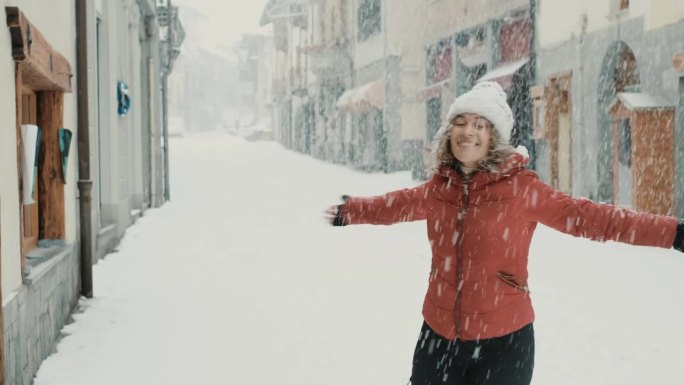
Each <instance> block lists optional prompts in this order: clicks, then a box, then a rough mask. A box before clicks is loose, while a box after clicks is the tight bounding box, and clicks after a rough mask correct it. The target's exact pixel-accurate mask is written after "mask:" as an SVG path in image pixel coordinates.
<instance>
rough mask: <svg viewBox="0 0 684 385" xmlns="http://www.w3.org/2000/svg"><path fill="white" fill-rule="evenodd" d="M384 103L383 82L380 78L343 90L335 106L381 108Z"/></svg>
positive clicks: (344, 107)
mask: <svg viewBox="0 0 684 385" xmlns="http://www.w3.org/2000/svg"><path fill="white" fill-rule="evenodd" d="M384 105H385V84H384V83H383V82H381V81H380V80H376V81H373V82H370V83H366V84H364V85H362V86H359V87H356V88H352V89H351V90H347V91H345V92H344V93H343V94H342V96H340V98H339V99H337V103H336V106H337V108H341V109H367V108H369V107H371V106H372V107H375V108H378V109H383V107H384Z"/></svg>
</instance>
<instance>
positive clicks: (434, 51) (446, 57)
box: [426, 39, 453, 85]
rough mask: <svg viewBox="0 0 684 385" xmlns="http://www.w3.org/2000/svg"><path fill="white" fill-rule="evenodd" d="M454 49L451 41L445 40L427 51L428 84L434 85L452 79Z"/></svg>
mask: <svg viewBox="0 0 684 385" xmlns="http://www.w3.org/2000/svg"><path fill="white" fill-rule="evenodd" d="M451 57H452V49H451V44H450V42H449V39H444V40H442V41H440V42H439V43H437V44H435V45H433V46H431V47H430V48H428V51H427V68H426V75H427V76H426V80H427V84H428V85H430V84H434V83H437V82H440V81H442V80H446V79H448V78H450V77H451V73H452V68H453V66H452V58H451Z"/></svg>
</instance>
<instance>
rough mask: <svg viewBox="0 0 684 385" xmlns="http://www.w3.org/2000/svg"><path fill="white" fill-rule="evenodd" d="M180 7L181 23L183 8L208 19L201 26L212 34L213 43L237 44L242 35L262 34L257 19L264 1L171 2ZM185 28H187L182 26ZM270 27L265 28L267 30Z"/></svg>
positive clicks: (183, 0) (192, 0)
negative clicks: (194, 11)
mask: <svg viewBox="0 0 684 385" xmlns="http://www.w3.org/2000/svg"><path fill="white" fill-rule="evenodd" d="M172 1H173V4H175V5H178V6H180V7H181V8H180V10H181V13H180V18H181V21H183V14H182V11H183V8H184V7H185V8H194V9H196V10H198V11H200V12H202V13H204V14H205V15H206V16H207V17H208V18H209V19H208V23H207V24H206V25H204V26H203V28H204V27H206V30H207V31H209V32H211V33H212V34H213V38H214V39H215V41H214V42H210V44H214V43H220V44H226V43H231V42H237V41H238V40H239V39H240V36H241V35H242V34H243V33H254V32H264V31H265V29H264V28H262V27H259V19H260V18H261V13H262V11H263V9H264V6H265V5H266V0H172ZM184 27H186V29H189V28H187V26H184ZM269 28H270V27H266V30H268V29H269Z"/></svg>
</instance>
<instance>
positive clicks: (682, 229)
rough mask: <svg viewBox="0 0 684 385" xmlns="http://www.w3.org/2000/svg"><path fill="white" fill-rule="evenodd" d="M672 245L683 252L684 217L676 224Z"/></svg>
mask: <svg viewBox="0 0 684 385" xmlns="http://www.w3.org/2000/svg"><path fill="white" fill-rule="evenodd" d="M672 247H674V248H675V250H679V251H681V252H682V253H684V218H682V219H680V220H679V224H678V225H677V233H676V234H675V239H674V242H673V243H672Z"/></svg>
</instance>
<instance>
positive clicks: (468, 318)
mask: <svg viewBox="0 0 684 385" xmlns="http://www.w3.org/2000/svg"><path fill="white" fill-rule="evenodd" d="M526 165H527V158H524V157H523V156H522V155H520V154H514V155H512V156H511V158H510V159H509V161H508V162H506V164H504V165H502V166H501V167H500V172H499V173H485V172H478V173H476V174H474V175H473V176H471V177H470V178H469V180H464V178H463V177H462V176H461V174H460V173H458V172H456V171H455V170H453V169H450V168H448V167H445V168H442V169H441V170H440V172H438V173H437V174H435V175H434V176H433V177H432V179H430V180H429V181H428V182H426V183H424V184H422V185H419V186H417V187H414V188H411V189H404V190H399V191H394V192H390V193H388V194H385V195H382V196H376V197H364V198H361V197H352V198H349V199H348V200H347V201H346V202H345V204H344V205H343V206H342V207H341V210H340V213H341V216H342V219H343V220H344V223H345V224H382V225H389V224H393V223H397V222H408V221H418V220H427V233H428V239H429V241H430V246H431V248H432V269H431V274H430V278H429V285H428V290H427V293H426V295H425V301H424V303H423V317H424V318H425V321H426V322H427V323H428V324H429V325H430V327H432V328H433V329H434V330H435V331H436V332H437V333H439V334H440V335H442V336H443V337H445V338H448V339H456V338H459V339H463V340H476V339H484V338H493V337H499V336H503V335H506V334H508V333H511V332H513V331H516V330H518V329H520V328H521V327H523V326H525V325H526V324H529V323H530V322H532V321H533V320H534V311H533V310H532V303H531V301H530V295H529V290H528V288H527V255H528V252H529V248H530V241H531V240H532V234H533V233H534V229H535V228H536V226H537V223H543V224H544V225H546V226H549V227H552V228H554V229H556V230H559V231H562V232H564V233H567V234H570V235H573V236H576V237H585V238H591V239H594V240H598V241H607V240H613V241H618V242H625V243H630V244H634V245H645V246H657V247H664V248H670V247H672V243H673V240H674V237H675V232H676V229H677V219H675V218H670V217H665V216H658V215H651V214H644V213H637V212H635V211H632V210H628V209H624V208H620V207H616V206H612V205H606V204H596V203H593V202H592V201H590V200H588V199H575V198H573V197H571V196H569V195H566V194H564V193H561V192H558V191H556V190H554V189H553V188H551V187H549V186H548V185H546V184H544V183H542V182H541V181H540V180H539V179H538V177H537V175H536V174H535V173H534V172H532V171H529V170H526Z"/></svg>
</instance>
